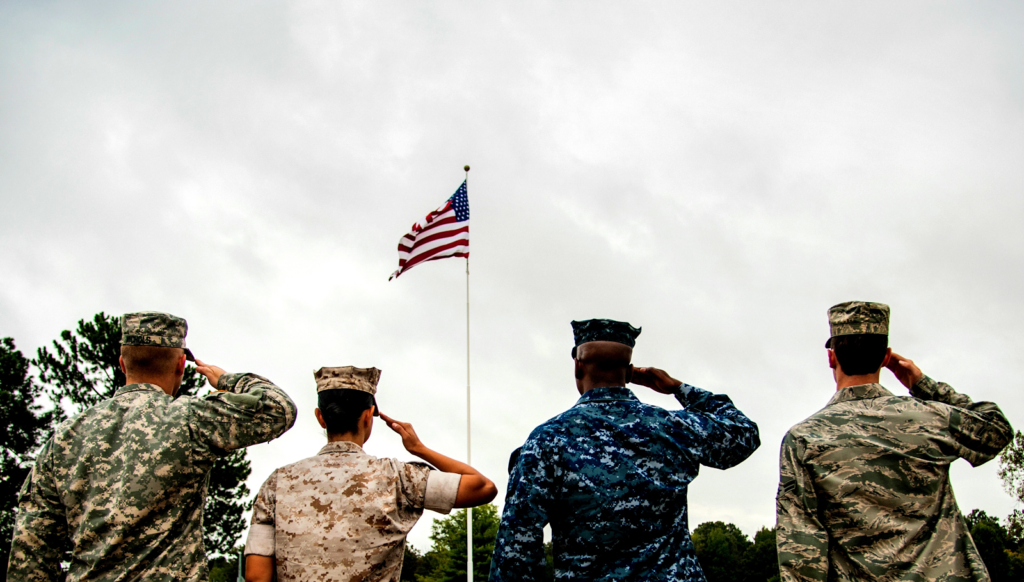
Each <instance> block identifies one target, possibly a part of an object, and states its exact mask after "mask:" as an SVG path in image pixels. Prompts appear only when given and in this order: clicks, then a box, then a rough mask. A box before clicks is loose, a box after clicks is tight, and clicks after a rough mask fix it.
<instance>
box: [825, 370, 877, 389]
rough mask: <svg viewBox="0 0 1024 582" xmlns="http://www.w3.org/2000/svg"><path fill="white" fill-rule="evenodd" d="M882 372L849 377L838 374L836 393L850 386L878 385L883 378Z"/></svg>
mask: <svg viewBox="0 0 1024 582" xmlns="http://www.w3.org/2000/svg"><path fill="white" fill-rule="evenodd" d="M881 376H882V374H881V372H880V371H879V372H875V373H874V374H860V375H858V376H847V375H846V374H843V373H842V372H838V373H837V374H836V392H838V391H840V390H842V389H843V388H846V387H848V386H860V385H861V384H878V380H879V379H880V378H881Z"/></svg>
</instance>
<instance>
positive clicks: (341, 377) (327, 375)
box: [313, 366, 380, 394]
mask: <svg viewBox="0 0 1024 582" xmlns="http://www.w3.org/2000/svg"><path fill="white" fill-rule="evenodd" d="M313 377H314V378H316V391H317V394H319V393H320V392H323V391H324V390H359V391H360V392H368V393H370V394H377V382H379V381H380V370H378V369H377V368H356V367H355V366H340V367H337V368H320V369H319V370H317V371H316V372H314V373H313Z"/></svg>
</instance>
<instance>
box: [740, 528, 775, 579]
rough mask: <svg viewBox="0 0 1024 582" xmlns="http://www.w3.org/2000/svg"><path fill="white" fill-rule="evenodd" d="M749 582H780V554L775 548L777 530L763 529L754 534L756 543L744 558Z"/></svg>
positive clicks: (748, 549)
mask: <svg viewBox="0 0 1024 582" xmlns="http://www.w3.org/2000/svg"><path fill="white" fill-rule="evenodd" d="M743 569H744V571H745V572H746V580H747V581H748V582H772V581H773V580H774V581H776V582H777V581H778V580H779V554H778V550H777V549H776V546H775V528H771V529H768V528H766V527H762V528H761V529H759V530H758V531H757V533H756V534H754V543H752V544H751V545H750V547H748V548H747V551H746V553H745V554H744V556H743Z"/></svg>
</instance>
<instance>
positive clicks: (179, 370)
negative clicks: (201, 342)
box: [174, 354, 188, 376]
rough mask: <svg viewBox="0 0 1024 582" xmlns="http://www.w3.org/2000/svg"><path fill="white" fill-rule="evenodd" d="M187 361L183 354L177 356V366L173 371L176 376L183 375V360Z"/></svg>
mask: <svg viewBox="0 0 1024 582" xmlns="http://www.w3.org/2000/svg"><path fill="white" fill-rule="evenodd" d="M187 361H188V360H186V359H185V354H181V357H180V358H178V366H177V367H176V368H174V373H175V374H177V375H178V376H184V375H185V362H187Z"/></svg>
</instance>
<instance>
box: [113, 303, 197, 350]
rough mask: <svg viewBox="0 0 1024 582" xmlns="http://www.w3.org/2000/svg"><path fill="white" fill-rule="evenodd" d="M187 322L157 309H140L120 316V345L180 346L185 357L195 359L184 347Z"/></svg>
mask: <svg viewBox="0 0 1024 582" xmlns="http://www.w3.org/2000/svg"><path fill="white" fill-rule="evenodd" d="M186 335H188V322H186V321H185V320H184V319H182V318H180V317H177V316H175V315H171V314H170V313H161V312H159V311H140V312H138V313H125V314H124V315H122V316H121V345H122V346H157V347H161V348H182V349H183V350H185V358H186V359H188V360H189V361H191V362H194V361H196V359H195V357H194V356H193V355H192V351H191V350H189V349H188V348H187V347H185V336H186Z"/></svg>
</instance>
